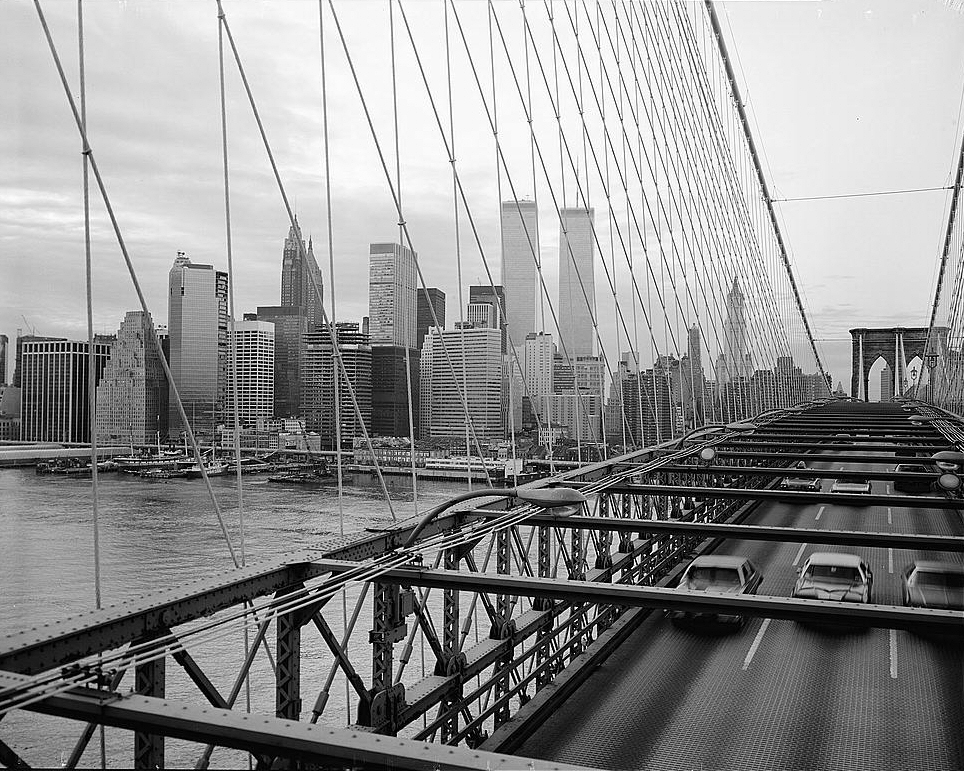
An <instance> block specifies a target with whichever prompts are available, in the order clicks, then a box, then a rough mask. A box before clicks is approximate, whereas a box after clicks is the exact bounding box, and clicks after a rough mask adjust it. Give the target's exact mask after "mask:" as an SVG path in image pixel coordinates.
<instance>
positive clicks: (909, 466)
mask: <svg viewBox="0 0 964 771" xmlns="http://www.w3.org/2000/svg"><path fill="white" fill-rule="evenodd" d="M928 471H930V469H928V468H927V466H921V465H918V464H917V463H898V464H897V465H896V466H895V467H894V472H895V473H897V474H926V473H928ZM932 484H933V480H932V479H902V478H900V477H895V478H894V492H899V493H929V492H930V491H931V485H932Z"/></svg>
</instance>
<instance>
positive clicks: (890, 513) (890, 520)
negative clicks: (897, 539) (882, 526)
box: [887, 506, 894, 525]
mask: <svg viewBox="0 0 964 771" xmlns="http://www.w3.org/2000/svg"><path fill="white" fill-rule="evenodd" d="M887 524H888V525H892V524H894V512H893V511H892V510H891V508H890V506H888V507H887Z"/></svg>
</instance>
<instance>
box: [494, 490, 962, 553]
mask: <svg viewBox="0 0 964 771" xmlns="http://www.w3.org/2000/svg"><path fill="white" fill-rule="evenodd" d="M627 497H628V496H627ZM476 513H477V514H479V515H480V516H483V517H491V516H494V515H491V514H489V513H488V512H485V511H481V510H477V511H476ZM548 522H552V523H553V524H554V525H555V526H556V527H564V528H593V529H595V528H605V529H608V530H615V531H617V532H619V533H634V532H640V533H680V534H693V535H697V536H703V537H705V536H723V537H726V538H733V539H737V540H742V541H781V542H789V543H827V544H846V545H848V546H880V547H891V548H894V549H920V550H924V551H951V552H964V537H961V536H953V535H916V534H902V533H875V532H871V531H867V530H814V529H812V528H799V527H772V526H768V525H737V524H725V523H715V522H674V521H671V520H658V519H624V518H622V517H584V516H574V517H566V518H564V519H560V518H558V517H553V516H552V515H551V514H531V515H530V516H529V517H528V518H527V519H526V520H525V524H531V525H542V524H543V523H548Z"/></svg>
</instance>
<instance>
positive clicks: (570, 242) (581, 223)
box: [558, 207, 596, 358]
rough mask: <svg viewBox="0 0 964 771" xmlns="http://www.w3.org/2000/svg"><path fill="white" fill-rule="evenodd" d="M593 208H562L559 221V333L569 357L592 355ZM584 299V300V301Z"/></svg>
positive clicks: (593, 312)
mask: <svg viewBox="0 0 964 771" xmlns="http://www.w3.org/2000/svg"><path fill="white" fill-rule="evenodd" d="M594 254H595V248H594V240H593V210H592V209H586V208H584V207H577V208H565V209H562V210H561V212H560V224H559V305H558V308H559V336H560V343H559V346H560V348H563V349H565V350H566V351H567V352H568V354H569V356H570V357H572V358H575V357H576V356H592V354H593V339H594V336H595V331H594V327H593V320H594V319H595V318H596V294H595V292H596V290H595V283H594V278H593V255H594ZM587 298H588V302H587Z"/></svg>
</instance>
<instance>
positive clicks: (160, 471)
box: [137, 468, 187, 479]
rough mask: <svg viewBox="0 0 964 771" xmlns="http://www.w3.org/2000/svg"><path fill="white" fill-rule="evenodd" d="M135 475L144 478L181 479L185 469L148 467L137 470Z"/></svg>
mask: <svg viewBox="0 0 964 771" xmlns="http://www.w3.org/2000/svg"><path fill="white" fill-rule="evenodd" d="M137 476H139V477H142V478H144V479H183V478H184V477H186V476H187V469H181V468H149V469H145V470H144V471H138V472H137Z"/></svg>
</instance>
